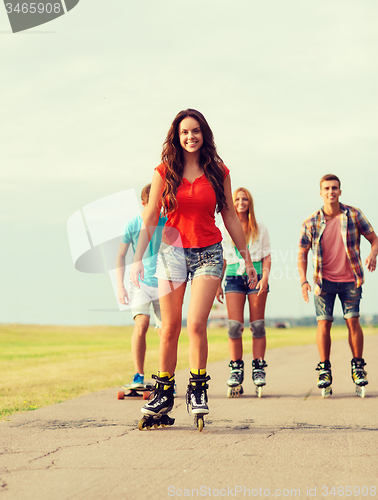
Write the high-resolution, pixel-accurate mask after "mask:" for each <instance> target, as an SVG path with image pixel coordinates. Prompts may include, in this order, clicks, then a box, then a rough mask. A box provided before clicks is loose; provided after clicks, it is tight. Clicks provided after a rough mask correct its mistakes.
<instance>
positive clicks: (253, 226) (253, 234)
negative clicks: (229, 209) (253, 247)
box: [232, 187, 259, 245]
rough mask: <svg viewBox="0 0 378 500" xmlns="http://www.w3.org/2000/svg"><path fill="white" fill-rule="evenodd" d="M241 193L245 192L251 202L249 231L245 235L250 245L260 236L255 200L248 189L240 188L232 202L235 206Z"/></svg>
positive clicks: (233, 195) (234, 193) (233, 196)
mask: <svg viewBox="0 0 378 500" xmlns="http://www.w3.org/2000/svg"><path fill="white" fill-rule="evenodd" d="M239 191H243V193H245V194H246V195H247V198H248V201H249V206H248V223H247V231H246V232H245V233H244V236H245V242H246V243H247V245H248V243H249V242H250V240H252V243H253V242H254V241H256V240H257V238H258V236H259V227H258V225H257V222H256V216H255V211H254V209H253V198H252V195H251V193H250V192H249V191H248V189H246V188H244V187H239V188H238V189H236V190H235V191H234V192H233V194H232V201H233V202H234V204H235V200H236V196H237V194H238V193H239Z"/></svg>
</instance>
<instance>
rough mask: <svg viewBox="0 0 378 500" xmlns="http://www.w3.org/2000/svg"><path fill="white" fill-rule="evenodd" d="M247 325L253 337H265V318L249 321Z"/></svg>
mask: <svg viewBox="0 0 378 500" xmlns="http://www.w3.org/2000/svg"><path fill="white" fill-rule="evenodd" d="M249 327H250V329H251V332H252V337H253V338H254V339H262V338H264V337H265V335H266V333H265V320H263V319H258V320H256V321H252V322H251V323H249Z"/></svg>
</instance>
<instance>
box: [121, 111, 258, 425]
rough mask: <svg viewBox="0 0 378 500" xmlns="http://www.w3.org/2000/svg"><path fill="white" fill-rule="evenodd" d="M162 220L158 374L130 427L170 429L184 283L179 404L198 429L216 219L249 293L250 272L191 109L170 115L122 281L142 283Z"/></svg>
mask: <svg viewBox="0 0 378 500" xmlns="http://www.w3.org/2000/svg"><path fill="white" fill-rule="evenodd" d="M161 210H163V212H164V213H165V215H166V216H167V219H168V220H167V223H166V227H165V230H164V233H163V238H162V244H161V247H160V250H159V255H158V264H157V270H156V276H157V277H158V281H159V300H160V308H161V317H162V329H161V337H160V350H159V371H158V375H157V376H155V375H154V376H153V377H154V378H155V379H156V386H155V390H154V397H153V398H151V400H150V401H149V402H148V403H147V404H146V405H144V407H143V408H142V410H141V411H142V413H143V414H144V417H143V418H142V420H141V421H140V422H139V425H138V427H139V428H140V429H143V428H144V427H150V426H152V425H154V424H157V425H160V424H165V425H171V424H172V423H173V419H171V418H170V417H168V415H167V413H168V412H170V411H171V409H172V408H173V400H174V373H175V369H176V363H177V347H178V339H179V335H180V331H181V323H182V304H183V300H184V294H185V290H186V286H187V283H188V281H191V298H190V304H189V310H188V316H187V328H188V334H189V364H190V377H189V386H188V391H187V404H188V406H190V407H191V410H192V413H193V414H194V415H195V419H196V423H197V426H198V427H199V429H200V430H202V427H203V416H204V415H205V414H207V413H209V408H208V405H207V391H206V389H207V387H208V385H207V382H208V380H210V377H209V376H208V375H207V374H206V364H207V354H208V343H207V320H208V317H209V313H210V309H211V306H212V304H213V302H214V297H215V294H216V291H217V288H218V286H219V284H220V281H221V277H222V271H223V269H222V268H223V255H222V253H223V252H222V246H221V243H220V242H221V240H222V236H221V233H220V231H219V229H218V228H217V227H216V225H215V212H216V211H218V212H220V213H221V215H222V218H223V222H224V224H225V226H226V229H227V231H228V232H229V233H230V235H231V237H232V240H233V241H234V243H235V245H236V246H237V248H238V250H239V251H240V253H241V255H242V256H243V258H244V259H245V265H246V271H247V274H248V277H249V280H250V283H251V285H250V286H251V287H253V286H255V285H256V272H255V270H254V267H253V264H252V262H251V258H250V254H249V252H248V250H247V247H246V242H245V238H244V233H243V230H242V227H241V223H240V221H239V218H238V216H237V215H236V212H235V209H234V204H233V201H232V192H231V181H230V175H229V170H228V168H227V167H226V166H225V165H224V164H223V162H222V160H221V158H220V157H219V155H218V153H217V150H216V147H215V142H214V137H213V133H212V131H211V129H210V127H209V125H208V123H207V121H206V119H205V117H204V116H203V115H202V114H201V113H200V112H199V111H196V110H194V109H187V110H185V111H181V112H180V113H178V114H177V116H176V117H175V119H174V120H173V123H172V125H171V127H170V129H169V131H168V134H167V137H166V140H165V142H164V145H163V152H162V163H161V164H160V165H159V166H158V167H157V168H156V169H155V172H154V176H153V179H152V185H151V191H150V201H149V204H148V207H147V209H146V212H145V216H144V217H143V218H144V224H145V226H144V227H145V229H146V231H141V233H142V232H143V233H144V234H143V235H142V234H141V235H140V237H139V242H138V247H137V249H136V252H135V256H134V263H133V265H132V269H131V273H130V279H131V281H133V282H134V284H135V285H136V286H139V282H138V281H139V276H140V278H141V280H143V264H142V256H143V253H144V251H145V249H146V247H147V244H148V241H149V239H150V238H151V236H152V234H153V231H154V229H155V227H156V225H157V221H158V217H159V213H160V211H161Z"/></svg>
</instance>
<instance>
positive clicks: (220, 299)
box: [215, 285, 224, 304]
mask: <svg viewBox="0 0 378 500" xmlns="http://www.w3.org/2000/svg"><path fill="white" fill-rule="evenodd" d="M215 296H216V298H217V301H218V302H220V303H221V304H223V297H224V295H223V288H222V287H221V286H220V285H219V286H218V289H217V293H216V295H215Z"/></svg>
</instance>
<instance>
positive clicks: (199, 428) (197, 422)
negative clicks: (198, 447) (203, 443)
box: [196, 416, 205, 432]
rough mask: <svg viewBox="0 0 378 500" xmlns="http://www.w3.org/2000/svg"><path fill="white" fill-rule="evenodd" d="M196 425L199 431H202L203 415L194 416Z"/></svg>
mask: <svg viewBox="0 0 378 500" xmlns="http://www.w3.org/2000/svg"><path fill="white" fill-rule="evenodd" d="M196 425H197V428H198V430H199V431H200V432H202V430H203V428H204V426H205V423H204V421H203V417H202V416H201V417H196Z"/></svg>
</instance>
